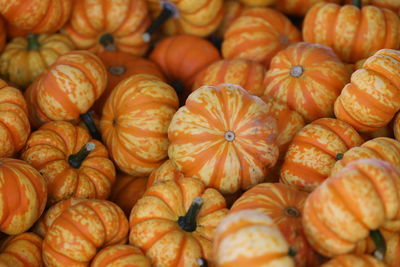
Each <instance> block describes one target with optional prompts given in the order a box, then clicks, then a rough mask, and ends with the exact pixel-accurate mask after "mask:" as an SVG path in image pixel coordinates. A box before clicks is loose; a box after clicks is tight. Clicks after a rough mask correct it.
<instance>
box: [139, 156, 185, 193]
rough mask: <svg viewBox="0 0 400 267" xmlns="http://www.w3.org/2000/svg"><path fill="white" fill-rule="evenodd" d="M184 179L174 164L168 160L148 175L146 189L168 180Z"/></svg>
mask: <svg viewBox="0 0 400 267" xmlns="http://www.w3.org/2000/svg"><path fill="white" fill-rule="evenodd" d="M184 177H185V176H184V175H183V173H182V172H180V171H179V170H178V167H177V166H176V165H175V163H174V162H173V161H172V160H169V159H168V160H166V161H165V162H164V163H163V164H161V165H160V166H159V167H157V168H155V169H154V170H153V171H152V172H151V173H150V176H149V179H148V180H147V183H146V188H149V187H150V186H152V185H153V184H157V183H163V182H166V181H170V180H174V181H177V180H179V179H180V178H184Z"/></svg>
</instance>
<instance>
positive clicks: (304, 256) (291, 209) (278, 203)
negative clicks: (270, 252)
mask: <svg viewBox="0 0 400 267" xmlns="http://www.w3.org/2000/svg"><path fill="white" fill-rule="evenodd" d="M307 196H308V193H306V192H301V191H298V190H296V189H295V188H293V187H289V186H287V185H284V184H278V183H263V184H258V185H256V186H254V187H252V188H251V189H250V190H248V191H246V192H245V193H243V195H242V196H241V197H240V198H239V199H238V200H236V201H235V203H233V206H232V208H231V209H230V211H229V213H230V214H231V213H236V212H238V211H241V210H246V209H250V210H257V211H261V212H262V213H263V214H265V215H267V216H269V217H270V218H271V220H272V222H273V224H274V225H275V226H277V227H278V228H279V230H280V232H281V233H282V235H283V237H284V238H285V239H286V241H287V243H288V244H289V245H290V246H291V247H292V248H293V249H294V250H295V251H296V256H295V257H294V260H295V263H296V266H308V267H310V266H318V264H317V263H318V258H317V254H316V253H315V252H314V250H313V249H312V248H311V246H310V245H309V244H308V242H307V239H306V237H305V235H304V233H303V226H302V212H303V206H304V202H305V200H306V198H307Z"/></svg>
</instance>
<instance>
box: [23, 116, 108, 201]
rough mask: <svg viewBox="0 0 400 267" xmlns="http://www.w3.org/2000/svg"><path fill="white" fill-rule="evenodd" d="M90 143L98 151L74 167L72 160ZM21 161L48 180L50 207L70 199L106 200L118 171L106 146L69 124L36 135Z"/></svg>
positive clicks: (51, 124)
mask: <svg viewBox="0 0 400 267" xmlns="http://www.w3.org/2000/svg"><path fill="white" fill-rule="evenodd" d="M88 142H92V143H94V144H95V145H96V147H95V148H94V150H93V151H91V152H90V153H89V155H88V156H87V157H86V158H85V159H84V160H83V161H82V163H81V166H80V167H79V168H76V167H73V166H72V165H71V164H69V161H68V158H69V156H70V155H71V154H75V153H78V152H79V150H81V149H82V147H84V146H85V145H86V144H87V143H88ZM21 158H22V159H23V160H25V161H26V162H28V163H29V164H31V165H32V166H33V167H35V168H36V169H37V170H38V171H39V172H40V173H41V174H42V175H43V177H44V178H45V179H46V181H47V188H48V200H47V201H48V204H49V205H51V204H53V203H55V202H58V201H60V200H63V199H66V198H70V197H76V198H98V199H106V198H108V196H109V195H110V191H111V186H112V185H113V184H114V182H115V175H116V174H115V167H114V164H113V163H112V161H111V160H110V159H109V157H108V152H107V149H106V148H105V147H104V145H103V144H101V143H100V142H99V141H97V140H93V139H92V138H91V137H90V135H89V133H88V132H87V131H85V130H83V129H82V128H81V127H79V126H74V125H72V124H71V123H69V122H64V121H53V122H49V123H46V124H45V125H43V126H42V127H40V128H39V129H38V130H37V131H35V132H33V133H32V134H31V135H30V137H29V139H28V141H27V143H26V146H25V148H24V151H23V152H22V154H21Z"/></svg>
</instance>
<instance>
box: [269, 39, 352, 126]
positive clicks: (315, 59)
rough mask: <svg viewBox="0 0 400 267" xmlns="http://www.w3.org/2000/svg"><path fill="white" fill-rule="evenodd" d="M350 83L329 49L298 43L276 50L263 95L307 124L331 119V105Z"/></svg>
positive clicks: (343, 69)
mask: <svg viewBox="0 0 400 267" xmlns="http://www.w3.org/2000/svg"><path fill="white" fill-rule="evenodd" d="M349 81H350V73H349V71H348V69H347V68H346V66H345V65H344V64H343V63H342V62H341V61H340V59H339V58H338V57H337V56H336V55H335V53H334V52H333V51H332V49H331V48H329V47H327V46H324V45H318V44H311V43H305V42H300V43H296V44H293V45H291V46H289V47H288V48H286V49H284V50H282V51H280V52H279V53H278V54H276V56H275V57H274V58H273V59H272V61H271V66H270V69H269V70H268V71H267V73H266V75H265V80H264V85H265V91H264V94H265V95H268V96H271V97H274V98H276V99H278V100H280V101H282V102H284V103H286V104H287V105H288V106H289V108H291V109H293V110H295V111H297V112H298V113H300V114H301V115H302V116H303V117H304V119H305V120H306V121H308V122H311V121H313V120H316V119H319V118H324V117H333V105H334V103H335V100H336V98H337V97H338V96H339V94H340V92H341V90H342V89H343V87H344V86H345V85H346V83H348V82H349Z"/></svg>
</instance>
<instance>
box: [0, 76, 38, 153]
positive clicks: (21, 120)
mask: <svg viewBox="0 0 400 267" xmlns="http://www.w3.org/2000/svg"><path fill="white" fill-rule="evenodd" d="M30 132H31V126H30V124H29V119H28V107H27V105H26V101H25V99H24V96H23V95H22V93H21V91H20V90H18V89H16V88H14V87H11V86H8V85H7V83H6V82H4V81H3V80H1V79H0V140H1V142H0V157H12V156H14V155H15V154H16V153H17V152H18V151H19V150H21V149H22V148H23V146H24V145H25V142H26V140H27V139H28V136H29V134H30Z"/></svg>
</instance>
